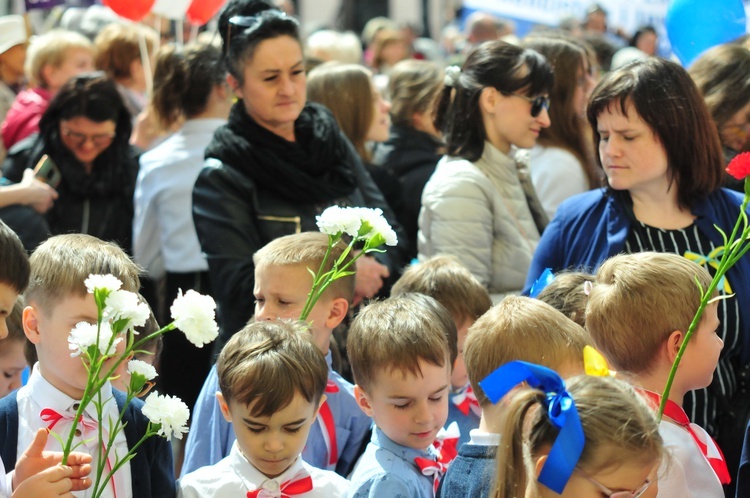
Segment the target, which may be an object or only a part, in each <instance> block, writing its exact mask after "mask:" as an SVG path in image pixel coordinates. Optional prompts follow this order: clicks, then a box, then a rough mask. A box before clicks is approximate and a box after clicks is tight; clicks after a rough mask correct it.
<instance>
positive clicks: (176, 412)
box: [142, 393, 190, 439]
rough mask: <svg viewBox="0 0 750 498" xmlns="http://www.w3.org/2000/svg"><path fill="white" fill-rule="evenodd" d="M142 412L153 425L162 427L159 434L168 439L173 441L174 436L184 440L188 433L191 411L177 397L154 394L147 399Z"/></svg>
mask: <svg viewBox="0 0 750 498" xmlns="http://www.w3.org/2000/svg"><path fill="white" fill-rule="evenodd" d="M142 411H143V415H145V416H146V418H148V419H149V420H150V421H151V423H152V424H160V425H161V428H160V429H159V434H160V435H161V436H164V437H165V438H167V439H171V437H172V436H174V437H176V438H177V439H182V435H183V434H185V433H186V432H187V431H188V428H187V421H188V419H189V418H190V410H188V407H187V405H186V404H185V403H183V401H182V400H181V399H180V398H178V397H176V396H169V395H167V396H163V395H161V394H159V393H152V394H150V395H149V397H148V398H146V402H145V405H144V406H143V410H142Z"/></svg>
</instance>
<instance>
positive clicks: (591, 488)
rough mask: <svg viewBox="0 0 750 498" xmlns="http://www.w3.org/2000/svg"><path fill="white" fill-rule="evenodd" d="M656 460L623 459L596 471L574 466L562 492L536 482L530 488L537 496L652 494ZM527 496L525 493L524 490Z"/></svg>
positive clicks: (642, 497) (626, 497) (648, 497)
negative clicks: (617, 463)
mask: <svg viewBox="0 0 750 498" xmlns="http://www.w3.org/2000/svg"><path fill="white" fill-rule="evenodd" d="M658 467H659V466H658V465H657V462H653V461H651V462H645V463H644V462H638V461H625V462H623V463H621V464H619V465H616V466H610V467H608V468H605V469H603V470H601V471H599V472H586V471H585V470H584V469H580V468H578V467H576V469H575V470H574V471H573V475H572V476H570V479H569V480H568V484H567V485H566V486H565V489H564V490H563V492H562V494H557V493H555V492H554V491H552V490H551V489H549V488H547V487H545V486H543V485H541V484H538V483H537V485H536V486H532V487H536V489H535V490H534V491H532V495H531V496H534V497H539V498H553V497H562V498H603V497H605V496H611V497H613V498H636V497H639V498H655V497H656V494H657V492H658V485H657V483H656V473H657V470H658ZM537 468H538V469H540V470H541V467H539V466H538V465H537ZM527 498H530V497H529V493H527Z"/></svg>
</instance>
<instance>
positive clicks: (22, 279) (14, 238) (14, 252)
mask: <svg viewBox="0 0 750 498" xmlns="http://www.w3.org/2000/svg"><path fill="white" fill-rule="evenodd" d="M0 258H2V264H0V282H2V283H4V284H7V285H8V286H10V287H11V288H12V289H13V290H15V291H16V292H17V293H19V294H21V293H22V292H23V291H25V290H26V286H27V285H29V275H30V274H31V266H29V255H28V254H27V253H26V249H24V248H23V243H21V239H19V238H18V235H16V232H14V231H13V230H11V229H10V227H8V225H6V224H5V223H3V222H2V220H0Z"/></svg>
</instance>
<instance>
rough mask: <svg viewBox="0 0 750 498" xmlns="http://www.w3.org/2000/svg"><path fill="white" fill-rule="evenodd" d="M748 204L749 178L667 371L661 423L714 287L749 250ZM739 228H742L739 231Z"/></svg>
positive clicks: (749, 193)
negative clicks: (716, 263) (716, 261)
mask: <svg viewBox="0 0 750 498" xmlns="http://www.w3.org/2000/svg"><path fill="white" fill-rule="evenodd" d="M748 202H750V177H747V178H745V197H744V199H743V200H742V205H741V206H740V216H738V217H737V221H736V222H735V224H734V228H733V229H732V235H731V236H730V237H729V239H726V238H725V240H724V252H723V253H722V255H721V260H720V261H719V267H718V268H717V269H716V273H715V274H714V277H713V279H712V280H711V284H710V285H709V286H708V289H706V290H705V292H704V291H703V289H701V302H700V305H699V306H698V310H697V311H696V312H695V316H694V317H693V320H692V321H691V322H690V326H689V327H688V330H687V333H686V334H685V338H684V339H683V340H682V344H680V349H679V350H678V351H677V356H676V357H675V360H674V363H673V364H672V368H671V369H670V371H669V377H667V383H666V385H665V386H664V392H663V393H662V396H661V403H660V404H659V412H658V413H657V419H658V420H659V421H661V418H662V415H663V414H664V409H665V408H666V407H667V401H668V400H669V392H670V391H671V389H672V383H673V382H674V378H675V375H676V374H677V368H678V367H679V366H680V361H681V360H682V355H683V354H684V353H685V350H686V349H687V346H688V344H689V342H690V338H691V337H692V336H693V333H694V332H695V329H696V328H698V324H699V323H700V321H701V318H702V317H703V312H704V311H705V309H706V307H707V306H708V304H709V302H710V301H711V300H712V299H713V298H712V296H713V294H714V291H715V290H716V287H717V286H718V285H719V282H721V279H722V278H723V277H724V275H726V273H727V272H728V271H729V269H730V268H731V267H732V266H734V264H735V263H736V262H737V261H739V259H740V258H741V257H743V256H744V255H745V253H746V252H747V251H748V250H750V242H748V237H749V236H750V228H749V227H748V217H747V214H746V213H745V211H746V209H747V205H748ZM740 227H742V228H741V229H740ZM738 232H739V233H740V234H741V235H740V238H739V239H737V238H736V237H737V233H738Z"/></svg>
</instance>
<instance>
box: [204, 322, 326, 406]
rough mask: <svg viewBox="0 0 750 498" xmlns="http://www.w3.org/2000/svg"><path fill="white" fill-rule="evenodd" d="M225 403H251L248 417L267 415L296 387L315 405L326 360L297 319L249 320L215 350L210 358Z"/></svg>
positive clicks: (288, 400)
mask: <svg viewBox="0 0 750 498" xmlns="http://www.w3.org/2000/svg"><path fill="white" fill-rule="evenodd" d="M216 371H217V374H218V376H219V387H220V388H221V393H222V395H223V396H224V399H225V401H226V402H227V403H229V402H230V401H231V400H234V401H236V402H237V403H241V404H243V405H250V404H252V405H253V406H252V412H251V414H252V415H253V416H254V417H270V416H271V415H273V414H274V413H276V412H278V411H280V410H283V409H284V408H285V407H286V406H288V405H289V403H291V402H292V400H293V399H294V396H295V395H296V394H297V393H299V394H301V395H302V396H303V397H304V398H305V400H306V401H308V402H309V403H311V404H314V405H315V406H316V408H317V405H318V403H319V402H320V398H321V396H322V395H323V391H324V390H325V387H326V383H327V382H328V365H327V364H326V360H325V357H324V356H323V353H321V352H320V350H319V349H318V347H317V346H316V345H315V343H314V342H313V340H312V334H310V333H309V331H308V330H307V329H306V327H305V325H304V324H302V323H300V322H290V321H282V320H275V321H260V322H250V323H249V324H247V325H246V326H245V328H243V329H242V330H241V331H239V332H237V333H236V334H234V335H233V336H232V338H231V339H230V340H229V342H227V344H226V346H224V348H223V349H222V350H221V353H220V354H219V358H218V360H217V362H216Z"/></svg>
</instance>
